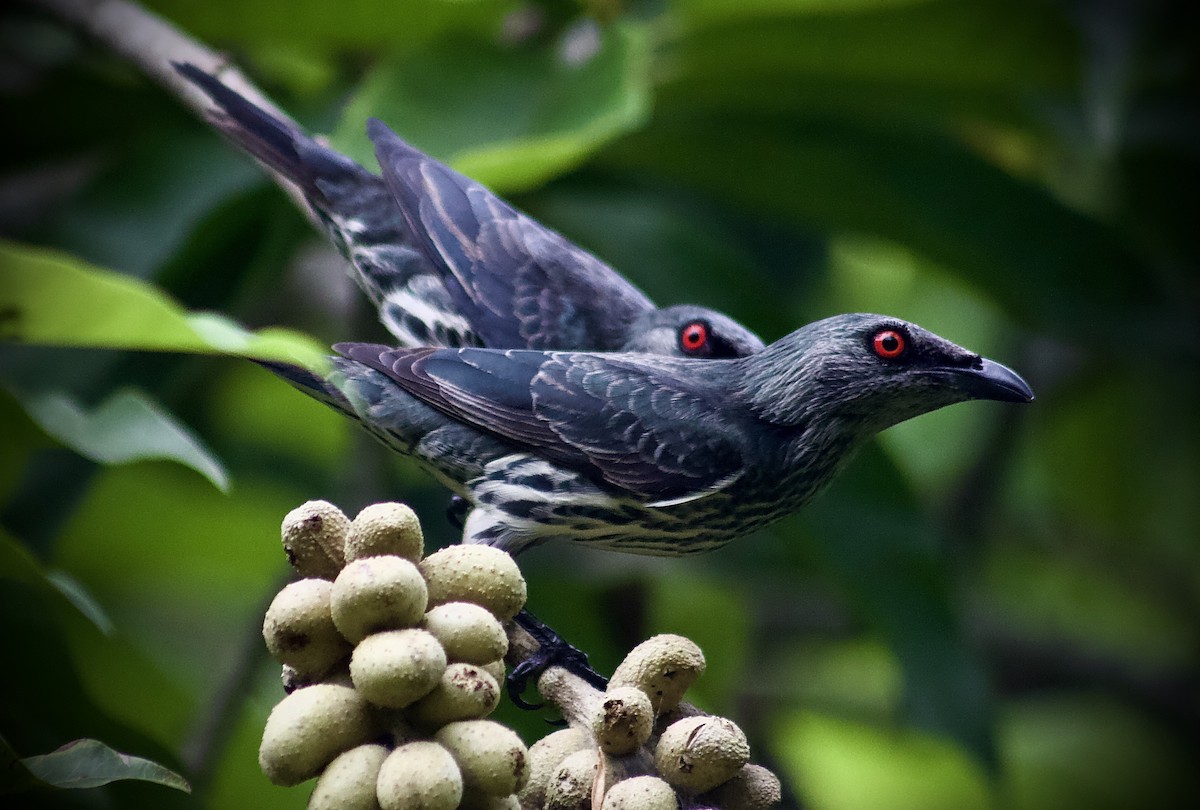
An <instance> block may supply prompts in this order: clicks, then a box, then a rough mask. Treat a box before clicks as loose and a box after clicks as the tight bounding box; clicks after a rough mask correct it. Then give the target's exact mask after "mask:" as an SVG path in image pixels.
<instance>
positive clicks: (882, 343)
mask: <svg viewBox="0 0 1200 810" xmlns="http://www.w3.org/2000/svg"><path fill="white" fill-rule="evenodd" d="M871 348H872V349H873V350H874V351H875V354H877V355H878V356H880V357H882V358H883V359H884V360H895V359H896V358H897V357H899V356H900V355H902V354H904V350H905V349H906V348H908V343H907V341H906V340H905V339H904V335H903V333H901V332H899V331H897V330H895V329H881V330H879V331H878V332H876V333H875V337H873V338H871Z"/></svg>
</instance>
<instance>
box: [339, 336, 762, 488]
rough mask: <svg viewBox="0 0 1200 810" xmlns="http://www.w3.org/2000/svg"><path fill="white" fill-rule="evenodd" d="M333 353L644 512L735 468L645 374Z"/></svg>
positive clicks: (736, 448) (539, 357)
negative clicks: (643, 505)
mask: <svg viewBox="0 0 1200 810" xmlns="http://www.w3.org/2000/svg"><path fill="white" fill-rule="evenodd" d="M335 349H336V350H337V351H338V352H340V353H342V354H343V355H345V356H346V357H349V358H350V359H352V360H355V361H358V362H360V363H363V364H364V365H367V366H370V367H372V368H375V369H377V370H378V371H381V372H382V373H384V374H386V375H387V376H389V377H390V378H391V379H393V380H394V381H395V382H396V383H397V384H398V385H399V386H400V387H401V388H403V389H404V390H405V391H407V392H408V393H410V394H412V395H413V396H415V397H417V398H418V399H420V400H422V401H424V402H426V403H428V404H429V405H432V406H433V407H435V408H438V409H439V410H441V411H443V412H444V413H446V414H448V415H450V416H452V417H453V418H455V419H457V420H459V421H462V422H465V423H467V424H471V425H474V426H476V427H478V428H482V429H484V430H486V431H489V432H491V433H493V434H495V435H497V436H499V437H501V438H504V439H506V440H508V441H512V442H515V443H518V444H521V445H525V446H527V447H530V448H531V449H533V450H534V452H536V453H537V454H539V455H541V456H543V457H545V458H547V459H549V460H551V461H553V462H555V463H559V464H562V465H564V466H567V467H569V468H571V469H575V470H578V471H581V472H584V473H585V474H588V475H591V476H592V477H594V478H597V479H599V480H603V481H604V482H606V483H608V484H609V485H611V486H614V487H617V488H619V489H622V490H625V491H627V492H628V493H630V494H632V495H634V496H635V497H637V498H638V499H639V500H642V501H644V502H647V503H650V504H651V505H667V504H674V503H681V502H683V501H687V500H691V499H694V498H698V497H702V496H704V495H707V494H709V493H711V492H714V491H716V490H719V489H723V488H724V487H726V486H728V485H729V484H731V483H732V482H733V481H735V480H737V478H738V477H739V476H740V474H741V471H742V469H743V466H744V459H743V455H742V451H741V444H740V442H739V441H738V437H737V435H736V434H735V433H733V432H732V431H730V430H727V429H724V428H723V426H722V422H721V419H720V415H719V413H718V412H717V409H716V407H715V406H714V405H713V404H712V402H711V401H710V400H709V399H708V398H707V397H706V396H704V395H703V394H701V393H700V392H698V391H697V390H696V389H695V388H694V387H693V386H690V385H688V384H687V383H686V382H685V381H683V380H680V379H678V378H677V377H675V376H673V375H671V374H669V373H666V372H663V371H661V370H660V369H656V368H655V367H654V366H653V365H643V364H639V363H637V362H634V361H632V360H621V359H618V358H613V357H600V356H596V355H587V354H572V353H566V352H552V353H543V352H534V351H495V350H487V349H460V350H457V351H454V350H445V349H442V350H436V349H419V350H415V351H413V350H405V349H390V348H388V347H385V346H378V345H373V344H339V345H338V346H336V347H335Z"/></svg>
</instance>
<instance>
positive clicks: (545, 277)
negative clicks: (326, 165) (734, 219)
mask: <svg viewBox="0 0 1200 810" xmlns="http://www.w3.org/2000/svg"><path fill="white" fill-rule="evenodd" d="M367 131H368V132H369V134H370V136H371V140H372V141H374V143H375V151H376V155H377V156H378V158H379V165H380V168H381V169H382V171H383V177H384V180H385V181H386V182H387V184H388V188H389V189H390V190H391V192H392V194H393V196H394V197H395V198H396V202H397V203H398V204H399V206H400V209H401V210H402V211H403V212H404V216H405V218H406V219H407V220H408V222H409V224H410V226H411V228H412V231H413V232H414V234H415V236H416V238H417V239H418V241H419V242H420V244H421V245H422V247H423V248H424V249H425V253H426V255H427V257H428V258H429V259H430V261H432V262H433V263H434V264H435V265H437V266H439V267H442V268H444V269H445V271H446V274H447V275H448V276H449V279H453V281H451V280H449V279H448V280H447V282H446V286H447V287H448V288H449V289H451V291H452V293H453V294H454V296H455V297H456V304H457V306H458V308H459V310H460V311H461V312H463V313H464V314H467V315H468V316H469V319H470V321H471V324H472V326H473V327H474V328H475V330H476V332H477V333H478V334H479V335H480V337H481V338H482V339H483V343H484V345H486V346H493V347H499V348H506V347H511V348H530V349H566V350H572V349H575V350H592V351H603V350H616V349H619V348H621V347H622V346H624V345H625V343H626V341H627V339H628V328H629V325H630V324H631V323H632V322H633V321H634V320H636V319H637V318H638V317H639V316H641V315H642V314H644V313H645V312H648V311H649V310H651V309H653V308H654V304H653V303H652V302H651V301H650V299H648V298H647V297H646V296H645V295H644V294H643V293H642V292H641V291H640V290H638V289H637V288H636V287H634V286H633V285H632V284H630V283H629V281H627V280H626V279H625V278H624V277H623V276H621V275H620V274H619V273H617V272H616V271H615V270H613V269H612V268H611V267H609V266H608V265H607V264H605V263H604V262H602V261H600V260H599V259H597V258H596V257H595V256H593V255H591V254H590V253H588V252H586V251H584V250H583V249H581V248H579V247H577V246H576V245H573V244H572V243H571V242H569V241H567V240H566V239H565V238H563V237H562V236H561V235H559V234H558V233H555V232H554V231H552V230H550V229H548V228H545V227H543V226H542V225H540V224H538V223H537V222H536V221H534V220H533V219H530V218H529V217H527V216H525V215H524V214H521V213H520V212H518V211H516V210H515V209H513V208H512V207H511V206H509V205H508V204H506V203H505V202H504V201H502V200H501V199H499V198H498V197H496V196H495V195H494V194H492V193H491V192H489V191H488V190H487V189H486V188H484V187H483V186H481V185H480V184H478V183H476V182H475V181H473V180H471V179H470V178H467V177H464V176H463V175H461V174H459V173H458V172H455V171H453V170H452V169H450V168H449V167H447V166H446V165H444V164H442V163H439V162H438V161H436V160H434V159H433V158H431V157H429V156H428V155H426V154H424V153H422V152H420V151H419V150H417V149H414V148H413V147H412V146H409V145H408V144H407V143H405V142H404V141H403V140H401V139H400V138H399V137H397V136H396V135H395V133H393V132H392V131H391V130H390V129H388V128H387V127H386V126H385V125H384V124H382V123H381V122H379V121H376V120H372V121H371V122H370V123H369V124H368V127H367Z"/></svg>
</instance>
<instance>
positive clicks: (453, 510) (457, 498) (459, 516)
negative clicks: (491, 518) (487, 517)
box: [446, 495, 471, 531]
mask: <svg viewBox="0 0 1200 810" xmlns="http://www.w3.org/2000/svg"><path fill="white" fill-rule="evenodd" d="M470 511H471V502H470V501H468V500H467V499H466V498H464V497H463V496H461V495H451V496H450V503H449V504H447V505H446V520H448V521H450V525H451V526H453V527H454V528H456V529H458V530H459V531H462V528H463V526H465V525H466V523H467V513H468V512H470Z"/></svg>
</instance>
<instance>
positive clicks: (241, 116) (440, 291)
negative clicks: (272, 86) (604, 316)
mask: <svg viewBox="0 0 1200 810" xmlns="http://www.w3.org/2000/svg"><path fill="white" fill-rule="evenodd" d="M175 70H177V71H178V72H179V74H180V75H181V76H183V77H184V78H186V79H187V80H188V81H190V82H192V83H193V84H195V85H196V86H197V87H199V88H200V89H201V90H203V91H204V92H205V93H206V94H207V95H208V96H209V98H211V99H212V100H213V103H214V104H216V105H217V109H214V110H213V111H212V112H211V113H210V115H209V120H210V121H211V122H212V124H213V126H214V127H216V128H217V129H218V130H220V131H221V132H222V133H223V134H224V135H225V136H226V137H227V138H229V140H231V141H233V142H234V143H235V144H237V145H238V146H239V147H241V148H242V149H244V150H245V151H246V152H248V153H250V154H251V155H253V156H254V157H256V158H258V159H259V160H260V161H262V162H263V163H265V164H266V165H267V166H270V167H271V168H272V169H273V170H275V171H276V172H278V173H279V174H281V175H283V176H284V177H286V178H287V179H288V180H290V181H291V182H293V183H295V184H296V185H297V186H298V187H299V188H300V190H301V191H302V192H303V193H304V197H305V199H306V200H307V201H308V204H309V206H310V207H311V208H312V210H313V212H314V213H316V215H317V216H318V218H319V219H320V220H321V222H322V225H323V226H324V228H325V231H326V234H327V235H328V236H329V238H330V240H331V241H332V242H333V243H334V245H335V246H336V247H337V249H338V250H339V251H340V252H341V253H342V255H343V256H345V257H346V258H347V259H349V260H350V263H351V265H352V266H353V267H354V274H353V275H354V279H355V281H356V282H357V283H358V285H359V287H361V288H362V290H363V292H365V293H366V294H367V296H368V297H369V298H370V299H371V301H372V303H373V304H374V305H375V307H376V309H377V310H378V312H379V320H380V321H381V322H382V323H383V325H384V326H385V327H387V329H388V331H390V332H391V333H392V334H393V335H394V336H395V337H396V339H397V340H398V341H399V342H400V343H401V345H405V346H428V345H441V346H461V345H473V344H476V343H478V340H477V339H476V338H475V336H474V332H473V330H472V329H471V328H470V325H469V324H468V323H467V322H466V321H465V319H464V318H463V317H462V315H461V314H459V313H458V312H457V310H456V309H455V307H454V304H453V302H452V301H451V299H450V294H449V293H448V292H447V290H446V287H445V284H444V283H443V282H442V278H441V275H440V274H439V273H438V272H437V270H436V268H435V267H434V266H433V265H432V264H431V263H430V262H429V261H428V260H427V259H426V258H425V255H424V253H422V251H421V248H420V247H419V246H418V243H417V241H416V240H415V239H414V238H413V235H412V232H411V231H410V230H409V227H408V225H407V223H405V221H404V217H403V216H402V214H401V212H400V208H399V206H398V205H397V204H396V201H395V200H394V199H393V198H392V195H391V192H390V191H389V190H388V188H387V185H386V184H385V183H384V182H383V179H382V178H380V177H378V176H377V175H375V174H372V173H371V172H370V171H368V170H367V169H365V168H363V167H362V166H360V165H359V164H358V163H356V162H355V161H353V160H351V159H350V158H348V157H346V156H345V155H343V154H341V153H340V152H337V151H336V150H334V149H330V148H329V147H327V146H324V145H322V144H321V143H319V142H318V141H317V140H316V139H314V138H313V137H311V136H310V135H308V134H307V133H306V132H304V131H303V130H301V129H300V128H298V127H296V126H295V125H293V124H291V123H289V122H286V121H282V120H280V119H279V118H278V117H276V116H274V115H272V114H271V113H269V112H267V111H266V110H264V109H262V108H261V107H259V106H258V105H256V104H254V103H253V102H251V101H250V100H249V99H247V98H245V97H244V96H242V95H241V94H240V93H238V92H236V91H234V90H232V89H230V88H229V87H227V86H226V85H225V84H223V83H222V82H221V81H220V80H219V79H218V78H217V77H215V76H213V75H212V74H210V73H207V72H205V71H204V70H201V69H200V68H198V67H196V66H195V65H192V64H182V63H175Z"/></svg>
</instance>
